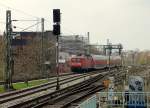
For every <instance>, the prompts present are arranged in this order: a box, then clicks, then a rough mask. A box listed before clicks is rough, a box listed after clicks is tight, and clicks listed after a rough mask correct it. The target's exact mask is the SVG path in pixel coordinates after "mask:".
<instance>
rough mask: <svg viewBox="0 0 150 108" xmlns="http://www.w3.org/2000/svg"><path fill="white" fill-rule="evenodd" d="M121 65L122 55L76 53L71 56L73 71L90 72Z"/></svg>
mask: <svg viewBox="0 0 150 108" xmlns="http://www.w3.org/2000/svg"><path fill="white" fill-rule="evenodd" d="M109 66H110V67H111V68H112V67H119V66H121V57H120V56H110V63H109V56H105V55H74V56H73V57H71V58H70V68H71V71H72V72H89V71H92V70H97V69H107V68H108V67H109Z"/></svg>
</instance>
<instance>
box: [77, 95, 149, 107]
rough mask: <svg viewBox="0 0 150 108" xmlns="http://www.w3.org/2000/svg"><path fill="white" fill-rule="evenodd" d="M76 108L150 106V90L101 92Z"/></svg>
mask: <svg viewBox="0 0 150 108" xmlns="http://www.w3.org/2000/svg"><path fill="white" fill-rule="evenodd" d="M76 108H150V92H111V93H110V92H99V93H97V94H96V95H94V96H92V97H91V98H89V99H87V100H85V101H84V102H83V103H81V104H79V105H78V106H77V107H76Z"/></svg>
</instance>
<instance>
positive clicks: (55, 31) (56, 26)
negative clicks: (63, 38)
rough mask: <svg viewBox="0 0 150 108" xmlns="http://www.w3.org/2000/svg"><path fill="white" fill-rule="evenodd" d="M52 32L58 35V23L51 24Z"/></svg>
mask: <svg viewBox="0 0 150 108" xmlns="http://www.w3.org/2000/svg"><path fill="white" fill-rule="evenodd" d="M53 34H54V35H60V25H59V24H55V25H53Z"/></svg>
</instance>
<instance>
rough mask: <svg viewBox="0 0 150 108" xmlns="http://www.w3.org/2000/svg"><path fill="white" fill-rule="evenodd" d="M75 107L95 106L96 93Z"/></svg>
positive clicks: (95, 107)
mask: <svg viewBox="0 0 150 108" xmlns="http://www.w3.org/2000/svg"><path fill="white" fill-rule="evenodd" d="M76 108H97V98H96V95H94V96H92V97H91V98H89V99H87V100H85V101H84V102H83V103H81V104H79V105H78V106H77V107H76Z"/></svg>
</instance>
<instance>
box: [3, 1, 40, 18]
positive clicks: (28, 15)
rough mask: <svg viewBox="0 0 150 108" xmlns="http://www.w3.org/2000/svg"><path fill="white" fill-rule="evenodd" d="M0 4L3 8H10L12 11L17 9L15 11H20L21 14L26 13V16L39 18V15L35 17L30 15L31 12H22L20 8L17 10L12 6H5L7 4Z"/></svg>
mask: <svg viewBox="0 0 150 108" xmlns="http://www.w3.org/2000/svg"><path fill="white" fill-rule="evenodd" d="M0 5H1V6H3V7H5V8H10V9H12V10H14V11H17V12H20V13H23V14H26V15H28V16H30V17H34V18H39V17H37V16H34V15H31V14H29V13H26V12H24V11H22V10H19V9H15V8H12V7H10V6H7V5H5V4H2V3H0Z"/></svg>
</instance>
